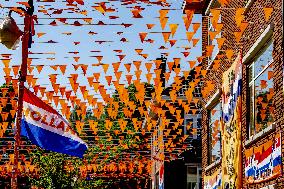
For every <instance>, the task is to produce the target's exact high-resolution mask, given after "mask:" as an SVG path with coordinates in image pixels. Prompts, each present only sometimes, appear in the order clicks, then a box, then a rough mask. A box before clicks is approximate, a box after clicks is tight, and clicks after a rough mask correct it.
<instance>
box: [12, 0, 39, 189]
mask: <svg viewBox="0 0 284 189" xmlns="http://www.w3.org/2000/svg"><path fill="white" fill-rule="evenodd" d="M28 4H29V7H28V8H27V9H26V10H25V9H22V8H20V9H21V10H23V11H24V13H25V18H24V25H25V26H24V33H23V37H22V64H21V69H20V76H19V94H18V109H17V118H16V128H15V143H14V166H13V170H12V178H11V188H12V189H17V188H18V159H19V147H20V142H21V138H20V134H21V118H22V112H23V91H24V90H23V89H24V87H25V82H26V76H27V61H28V49H29V46H30V45H29V44H30V40H31V35H32V27H31V26H32V22H33V13H34V6H33V0H29V1H28Z"/></svg>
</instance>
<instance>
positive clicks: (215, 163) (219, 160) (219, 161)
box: [205, 158, 222, 172]
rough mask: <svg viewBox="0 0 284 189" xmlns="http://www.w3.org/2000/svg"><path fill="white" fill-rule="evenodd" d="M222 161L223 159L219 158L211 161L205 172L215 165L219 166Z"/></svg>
mask: <svg viewBox="0 0 284 189" xmlns="http://www.w3.org/2000/svg"><path fill="white" fill-rule="evenodd" d="M221 161H222V159H221V158H220V159H218V160H217V161H215V162H213V163H211V164H210V165H208V166H207V167H206V168H205V172H207V171H209V170H210V169H212V168H213V167H215V166H217V165H218V164H220V163H221Z"/></svg>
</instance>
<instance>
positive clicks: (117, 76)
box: [114, 72, 122, 82]
mask: <svg viewBox="0 0 284 189" xmlns="http://www.w3.org/2000/svg"><path fill="white" fill-rule="evenodd" d="M114 74H115V77H116V79H117V81H118V82H119V80H120V77H121V74H122V72H115V73H114Z"/></svg>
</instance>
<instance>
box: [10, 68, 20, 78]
mask: <svg viewBox="0 0 284 189" xmlns="http://www.w3.org/2000/svg"><path fill="white" fill-rule="evenodd" d="M12 69H13V73H14V76H17V75H18V73H19V69H20V66H12Z"/></svg>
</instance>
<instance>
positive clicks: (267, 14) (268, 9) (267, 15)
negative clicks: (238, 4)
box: [263, 7, 283, 22]
mask: <svg viewBox="0 0 284 189" xmlns="http://www.w3.org/2000/svg"><path fill="white" fill-rule="evenodd" d="M263 11H264V17H265V21H266V22H267V21H268V20H269V18H270V16H271V14H272V12H273V8H272V7H266V8H263ZM282 14H283V13H282Z"/></svg>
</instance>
